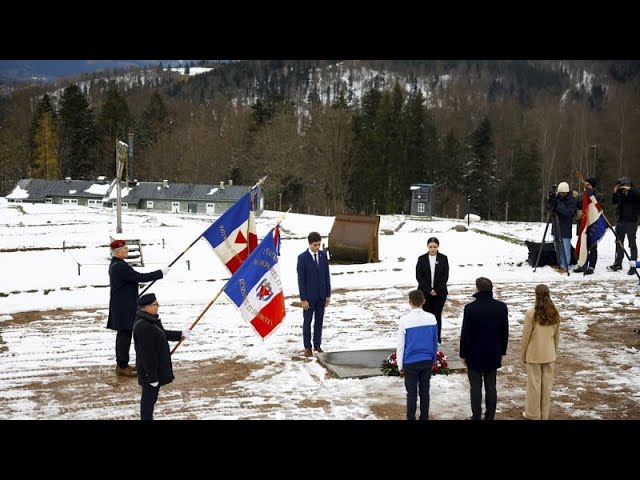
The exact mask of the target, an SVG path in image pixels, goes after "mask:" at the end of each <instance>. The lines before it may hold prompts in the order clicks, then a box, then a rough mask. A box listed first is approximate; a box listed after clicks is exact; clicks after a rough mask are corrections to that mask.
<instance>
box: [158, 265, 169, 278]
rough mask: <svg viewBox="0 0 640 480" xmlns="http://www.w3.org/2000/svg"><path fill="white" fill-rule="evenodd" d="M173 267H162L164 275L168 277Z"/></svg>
mask: <svg viewBox="0 0 640 480" xmlns="http://www.w3.org/2000/svg"><path fill="white" fill-rule="evenodd" d="M170 269H171V267H164V268H161V269H160V271H162V276H163V277H166V276H167V275H168V274H169V270H170Z"/></svg>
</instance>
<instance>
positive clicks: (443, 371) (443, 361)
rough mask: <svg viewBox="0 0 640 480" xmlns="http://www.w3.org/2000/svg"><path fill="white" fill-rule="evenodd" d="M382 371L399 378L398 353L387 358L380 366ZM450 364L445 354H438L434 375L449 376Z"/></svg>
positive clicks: (432, 369)
mask: <svg viewBox="0 0 640 480" xmlns="http://www.w3.org/2000/svg"><path fill="white" fill-rule="evenodd" d="M380 370H382V374H383V375H386V376H388V377H399V376H400V372H399V371H398V358H397V356H396V352H393V353H392V354H391V355H389V356H388V357H387V358H385V359H384V360H383V361H382V363H381V364H380ZM449 372H450V370H449V364H448V363H447V356H446V355H445V354H444V353H443V352H438V354H437V356H436V361H435V363H434V364H433V367H432V368H431V374H432V375H449Z"/></svg>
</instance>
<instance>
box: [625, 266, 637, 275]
mask: <svg viewBox="0 0 640 480" xmlns="http://www.w3.org/2000/svg"><path fill="white" fill-rule="evenodd" d="M635 274H636V269H635V268H630V269H629V271H628V272H627V275H635Z"/></svg>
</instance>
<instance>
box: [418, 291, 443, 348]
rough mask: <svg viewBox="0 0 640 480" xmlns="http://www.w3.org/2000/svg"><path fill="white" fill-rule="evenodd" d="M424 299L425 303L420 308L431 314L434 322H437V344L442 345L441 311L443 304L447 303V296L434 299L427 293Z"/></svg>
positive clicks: (437, 296) (438, 296)
mask: <svg viewBox="0 0 640 480" xmlns="http://www.w3.org/2000/svg"><path fill="white" fill-rule="evenodd" d="M425 298H426V300H427V301H426V302H425V303H424V305H423V306H422V309H423V310H424V311H425V312H429V313H433V315H434V316H435V317H436V322H438V343H442V309H443V308H444V303H445V302H446V301H447V296H446V295H436V296H435V297H434V296H432V295H429V294H428V293H427V294H426V295H425Z"/></svg>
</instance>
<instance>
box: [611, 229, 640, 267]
mask: <svg viewBox="0 0 640 480" xmlns="http://www.w3.org/2000/svg"><path fill="white" fill-rule="evenodd" d="M637 230H638V224H637V223H636V222H624V221H623V222H620V221H619V222H618V223H616V237H617V238H618V240H620V243H622V244H623V245H624V237H625V235H626V236H627V238H628V239H629V250H631V252H630V257H631V260H637V258H638V245H636V232H637ZM623 258H624V250H623V249H622V247H620V245H619V244H618V243H617V242H616V260H615V262H613V263H614V264H615V265H620V266H622V259H623Z"/></svg>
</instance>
